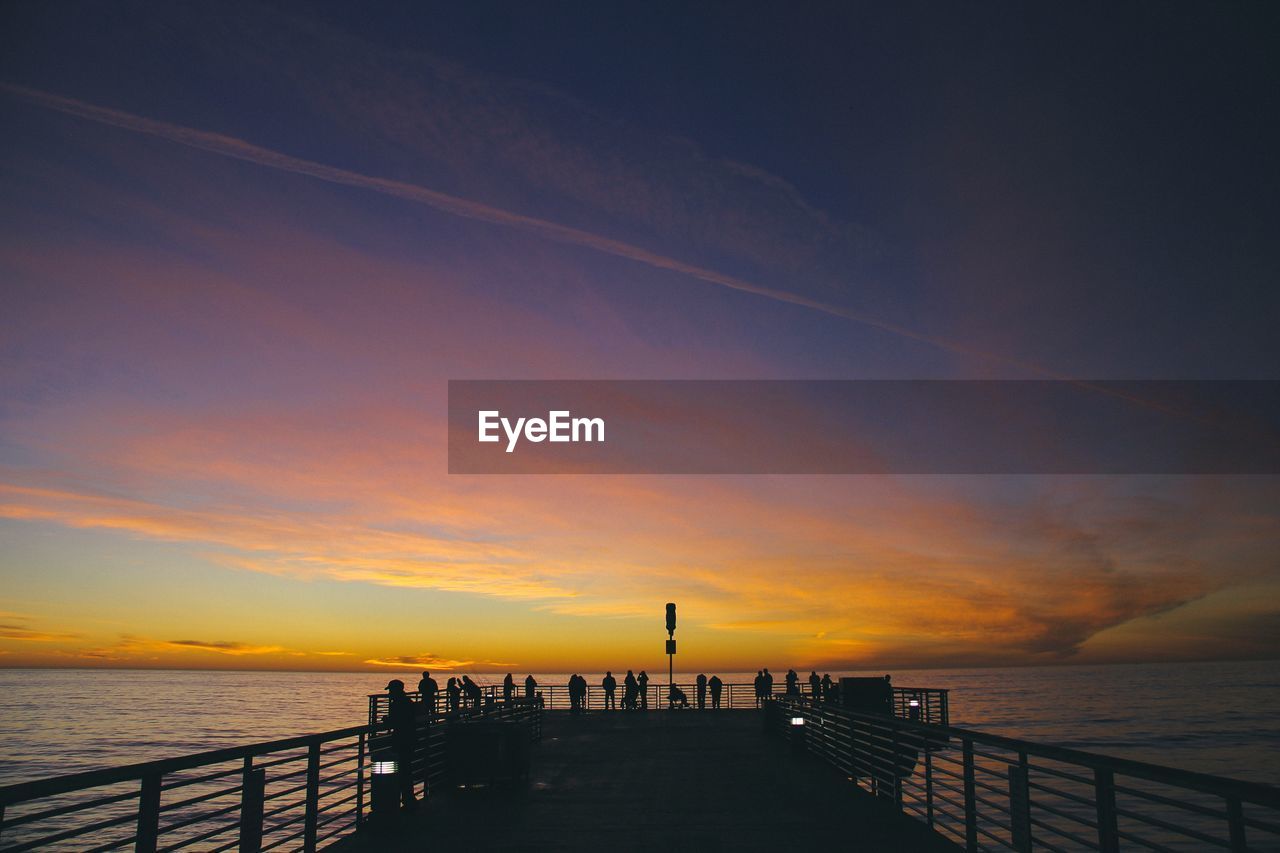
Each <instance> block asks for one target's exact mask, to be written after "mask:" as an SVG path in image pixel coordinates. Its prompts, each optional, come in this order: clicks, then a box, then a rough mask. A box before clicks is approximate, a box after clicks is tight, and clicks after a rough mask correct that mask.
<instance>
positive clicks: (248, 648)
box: [163, 640, 286, 657]
mask: <svg viewBox="0 0 1280 853" xmlns="http://www.w3.org/2000/svg"><path fill="white" fill-rule="evenodd" d="M163 645H166V646H172V647H174V648H178V649H196V650H197V651H202V652H213V653H215V654H220V655H232V656H236V657H238V656H240V655H269V654H274V653H276V652H283V651H286V649H285V648H284V647H283V646H255V645H251V644H249V643H238V642H234V641H231V640H214V641H207V640H166V641H165V642H164V644H163Z"/></svg>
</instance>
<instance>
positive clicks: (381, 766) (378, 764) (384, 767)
mask: <svg viewBox="0 0 1280 853" xmlns="http://www.w3.org/2000/svg"><path fill="white" fill-rule="evenodd" d="M399 767H400V765H399V764H398V763H396V762H395V761H375V762H373V764H372V765H370V768H369V772H370V773H372V774H373V775H374V776H394V775H396V770H398V769H399Z"/></svg>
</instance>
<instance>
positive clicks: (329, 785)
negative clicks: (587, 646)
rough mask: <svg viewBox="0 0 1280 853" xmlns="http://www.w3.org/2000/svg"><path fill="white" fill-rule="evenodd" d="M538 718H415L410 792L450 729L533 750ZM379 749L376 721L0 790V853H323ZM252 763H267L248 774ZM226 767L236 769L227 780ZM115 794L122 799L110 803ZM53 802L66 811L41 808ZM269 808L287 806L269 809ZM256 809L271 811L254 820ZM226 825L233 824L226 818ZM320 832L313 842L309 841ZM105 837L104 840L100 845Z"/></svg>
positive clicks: (427, 775)
mask: <svg viewBox="0 0 1280 853" xmlns="http://www.w3.org/2000/svg"><path fill="white" fill-rule="evenodd" d="M541 712H542V708H541V706H540V705H538V704H537V703H533V702H526V701H524V700H520V701H517V702H512V703H509V704H508V703H501V704H491V705H489V706H487V707H484V708H480V709H470V710H467V711H465V712H461V713H457V714H451V715H446V716H427V715H419V717H418V721H417V725H418V729H419V737H418V738H417V746H416V749H415V754H414V758H413V761H412V764H411V767H410V770H409V772H410V773H411V778H412V779H413V782H414V785H415V787H417V786H418V785H421V786H422V790H423V793H424V795H425V792H426V787H427V785H428V784H429V783H430V781H431V779H432V778H433V777H436V776H438V775H439V773H441V772H442V771H443V767H444V756H445V750H446V748H447V741H448V734H447V733H448V732H449V730H450V728H451V726H450V724H452V723H464V724H465V723H467V722H468V721H471V720H480V719H498V720H514V721H518V722H522V723H525V724H526V729H527V731H528V734H529V736H530V737H531V738H537V737H539V736H540V734H541ZM326 744H332V745H331V746H326ZM389 744H390V734H389V727H388V726H387V725H386V724H385V723H384V722H383V721H382V720H381V719H379V720H375V721H374V722H372V723H370V724H366V725H360V726H349V727H347V728H343V729H333V730H330V731H326V732H316V733H312V734H305V735H297V736H294V737H288V738H281V739H278V740H272V741H262V742H257V743H251V744H243V745H240V746H234V747H226V748H221V749H212V750H205V751H202V752H196V753H190V754H187V755H181V756H176V757H173V758H165V759H159V760H153V761H142V762H136V763H133V764H126V765H120V766H117V767H108V768H102V769H98V770H87V771H82V772H78V773H68V774H65V775H62V776H55V777H51V778H47V779H35V780H30V781H25V782H18V783H14V784H9V785H3V786H0V850H4V851H19V850H32V849H37V848H40V849H45V848H47V847H48V846H49V845H60V846H59V847H58V848H57V849H63V848H65V847H66V846H67V845H75V847H74V849H81V848H82V847H83V842H85V840H86V839H92V842H93V845H96V847H95V849H99V848H101V849H108V848H117V847H132V848H133V849H134V850H135V851H139V853H155V851H157V850H158V849H160V848H161V847H162V846H163V847H164V848H165V849H178V848H183V847H189V846H191V845H194V844H200V843H201V842H203V841H205V840H207V839H209V838H213V837H216V836H221V835H223V834H224V833H233V832H235V833H236V834H237V836H238V840H237V841H235V842H229V843H227V844H221V842H218V843H219V844H221V846H220V847H219V849H230V848H232V847H238V848H239V849H240V850H242V851H251V850H266V849H275V848H277V847H282V846H287V847H289V848H290V849H301V850H305V851H313V850H315V849H317V845H318V843H319V842H320V841H321V840H325V841H331V840H333V839H334V838H336V837H338V836H339V835H341V834H343V833H345V832H350V831H353V830H354V829H356V828H358V827H359V826H361V825H362V824H363V822H364V821H365V819H366V816H367V814H368V813H369V812H370V810H371V809H372V808H373V807H374V800H375V799H376V791H375V789H376V787H377V786H375V785H374V784H373V783H374V780H375V779H376V778H378V777H376V776H374V775H373V774H374V771H375V767H374V763H373V758H374V756H375V755H376V754H378V753H379V752H381V750H383V749H384V748H386V747H387V746H388V745H389ZM260 756H270V758H269V759H267V760H263V761H260V762H255V761H254V759H255V758H258V757H260ZM233 762H238V763H239V764H240V766H238V767H236V766H233V767H231V768H227V765H228V764H229V763H233ZM199 768H210V769H216V768H225V769H216V772H212V773H203V772H202V773H198V775H195V776H194V777H193V776H191V775H190V774H188V775H187V776H178V777H176V779H175V778H174V777H173V775H172V774H181V773H183V772H184V771H192V770H197V769H199ZM322 771H323V772H322ZM236 774H240V777H239V780H238V783H237V782H236V781H233V779H234V776H235V775H236ZM229 777H232V778H229ZM121 785H130V786H132V789H131V790H127V791H123V792H121V791H120V790H119V787H118V786H121ZM393 788H394V786H393ZM175 789H180V790H179V791H178V794H177V797H178V798H177V799H173V794H171V793H170V792H173V791H175ZM303 792H305V793H303ZM95 793H96V794H97V795H98V796H94V795H95ZM299 794H301V796H298V795H299ZM54 797H72V798H74V799H73V800H72V801H71V802H67V801H66V800H61V801H60V800H57V799H53V800H50V799H47V798H54ZM280 798H286V800H287V801H286V802H284V803H283V804H282V805H275V802H277V801H279V800H280ZM267 803H272V806H271V807H270V808H266V807H265V804H267ZM206 804H209V805H206ZM11 807H17V808H11ZM236 813H238V818H233V817H232V816H233V815H234V814H236ZM233 821H234V822H233ZM135 827H136V829H135ZM295 829H296V830H297V831H294V830H295ZM322 829H323V830H324V833H323V834H322V833H320V832H319V831H320V830H322ZM108 830H111V831H113V834H114V836H115V837H113V838H108V837H107V836H105V835H103V833H104V832H106V831H108ZM15 831H16V834H15ZM290 832H292V834H291V835H289V834H287V833H290ZM129 833H132V834H129ZM104 841H105V842H106V843H105V844H104V843H103V842H104Z"/></svg>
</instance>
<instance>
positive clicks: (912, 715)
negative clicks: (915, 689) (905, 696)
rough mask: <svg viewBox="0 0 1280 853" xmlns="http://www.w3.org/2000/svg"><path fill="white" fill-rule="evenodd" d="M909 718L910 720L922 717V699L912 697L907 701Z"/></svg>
mask: <svg viewBox="0 0 1280 853" xmlns="http://www.w3.org/2000/svg"><path fill="white" fill-rule="evenodd" d="M907 718H908V719H910V720H919V719H920V700H919V699H912V700H911V701H910V702H908V703H907Z"/></svg>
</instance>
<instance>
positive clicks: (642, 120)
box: [0, 2, 1280, 672]
mask: <svg viewBox="0 0 1280 853" xmlns="http://www.w3.org/2000/svg"><path fill="white" fill-rule="evenodd" d="M892 5H894V6H895V7H896V9H895V11H885V10H880V9H875V8H874V7H871V6H867V7H859V6H849V5H846V4H834V5H831V6H826V5H815V6H811V7H807V8H803V9H792V8H790V7H785V6H774V7H768V6H763V5H761V6H756V7H751V6H748V5H747V4H728V3H726V4H696V5H687V4H652V3H646V4H636V5H634V6H631V7H629V8H628V7H608V8H607V7H606V6H595V5H590V4H582V5H574V4H556V5H551V6H543V7H535V6H533V5H529V6H524V5H520V6H515V5H513V4H512V5H503V6H501V7H497V6H495V7H488V6H486V5H485V4H450V5H445V4H440V5H434V4H427V5H425V6H424V5H423V4H419V3H408V2H405V3H390V4H387V5H385V6H383V7H382V8H381V9H380V10H379V11H378V12H377V13H373V12H370V11H369V9H368V8H367V7H366V6H364V5H363V4H332V5H324V4H322V5H320V6H311V5H305V6H304V5H303V4H294V3H291V2H276V3H267V4H246V5H236V4H222V3H202V2H197V3H180V4H178V3H175V4H166V3H135V2H123V3H110V4H101V3H88V4H81V3H57V4H50V3H44V2H19V3H8V4H6V5H5V7H4V9H3V11H2V12H0V18H2V19H3V20H2V21H0V33H2V35H0V123H2V124H3V127H4V132H3V133H2V134H0V152H2V153H0V163H2V170H0V223H2V227H0V666H148V667H153V666H158V667H216V668H273V669H279V668H288V669H293V668H297V669H342V670H347V669H377V670H382V669H387V670H392V669H400V670H405V669H410V670H411V669H414V668H420V666H419V665H421V666H428V667H432V668H439V669H448V668H451V667H452V668H456V669H458V670H459V671H480V672H486V671H506V670H507V669H514V670H520V671H534V672H539V671H541V672H547V671H567V670H582V671H596V670H603V669H605V668H612V669H625V668H627V667H632V668H636V669H639V668H641V667H648V668H650V669H655V668H659V667H662V666H663V665H664V663H665V662H664V661H663V660H662V658H663V655H662V645H661V640H663V639H665V632H664V631H663V629H662V607H663V604H664V603H665V602H667V601H676V602H678V603H679V607H680V629H679V632H678V638H679V640H680V642H681V646H680V648H681V654H680V656H679V659H678V661H677V666H678V667H680V668H684V669H692V670H712V669H720V670H738V669H752V670H753V669H756V668H758V667H760V666H771V667H775V668H785V667H787V666H795V667H797V668H801V667H803V668H806V669H807V668H809V667H821V668H823V669H828V670H831V671H836V670H838V669H873V670H885V671H888V670H890V669H892V668H896V667H922V666H961V665H966V666H967V665H1002V664H1059V663H1073V662H1081V663H1085V662H1089V663H1097V662H1112V661H1148V660H1189V659H1235V658H1268V657H1276V656H1278V655H1280V483H1278V482H1277V478H1275V477H1273V476H1271V477H1269V476H1237V477H1203V476H1202V477H1195V476H1178V477H1175V476H1160V477H1157V476H1145V477H1136V476H1128V477H1118V476H1109V477H1106V476H972V477H959V476H955V477H942V476H938V477H927V476H888V475H886V476H789V477H788V476H715V477H696V476H685V477H677V476H609V475H595V476H592V475H568V476H525V477H510V476H463V475H450V474H449V473H447V465H446V462H447V460H446V450H447V447H446V441H445V431H446V425H447V424H446V414H447V412H446V383H447V381H448V380H450V379H482V378H491V379H610V378H618V379H693V378H698V379H702V378H733V379H866V378H893V379H905V378H936V379H976V378H982V379H989V378H1033V377H1043V376H1057V377H1077V378H1088V379H1280V375H1277V370H1276V368H1277V365H1278V364H1280V360H1278V358H1277V356H1280V345H1278V344H1277V341H1280V335H1277V333H1276V328H1277V321H1278V320H1280V287H1278V286H1277V282H1278V281H1280V241H1277V239H1276V224H1277V222H1280V167H1277V161H1276V154H1275V152H1276V151H1280V126H1278V124H1280V119H1278V118H1277V116H1280V104H1277V96H1276V93H1277V91H1280V89H1278V88H1277V82H1278V81H1280V67H1277V66H1280V52H1277V51H1276V50H1275V48H1274V35H1275V33H1276V32H1277V29H1276V26H1277V24H1278V23H1280V21H1277V11H1276V10H1275V9H1274V8H1264V7H1256V8H1237V7H1230V8H1228V7H1220V6H1214V5H1212V4H1204V5H1199V6H1191V5H1188V6H1183V7H1177V6H1165V5H1163V4H1161V5H1156V4H1150V5H1132V6H1125V7H1123V8H1120V9H1116V8H1113V7H1111V6H1109V5H1108V6H1103V5H1099V6H1096V7H1088V6H1086V7H1072V8H1071V9H1066V8H1064V7H1044V8H1040V9H1026V8H1017V9H1015V8H1011V7H1001V8H996V7H973V6H955V7H949V6H935V7H932V8H928V9H926V8H924V7H920V8H917V9H914V10H913V9H912V8H911V7H899V6H898V4H892ZM348 7H349V8H348ZM463 7H465V8H463ZM606 9H607V10H606ZM1247 15H1256V16H1257V19H1256V20H1251V19H1249V18H1248V17H1247Z"/></svg>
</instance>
